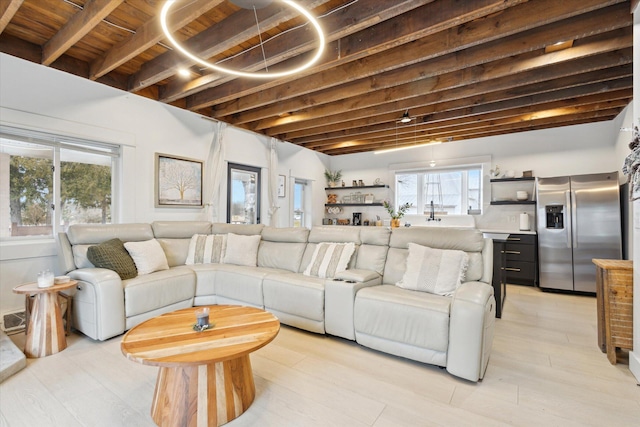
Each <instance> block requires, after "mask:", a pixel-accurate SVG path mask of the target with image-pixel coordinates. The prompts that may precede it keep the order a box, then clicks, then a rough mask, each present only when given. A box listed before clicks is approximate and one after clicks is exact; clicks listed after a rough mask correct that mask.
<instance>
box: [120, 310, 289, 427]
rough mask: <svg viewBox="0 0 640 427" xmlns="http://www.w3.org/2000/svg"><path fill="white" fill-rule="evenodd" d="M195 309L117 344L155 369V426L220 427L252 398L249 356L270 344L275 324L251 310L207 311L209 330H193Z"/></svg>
mask: <svg viewBox="0 0 640 427" xmlns="http://www.w3.org/2000/svg"><path fill="white" fill-rule="evenodd" d="M198 308H200V307H192V308H186V309H184V310H178V311H174V312H172V313H166V314H163V315H161V316H158V317H155V318H153V319H150V320H147V321H146V322H143V323H141V324H139V325H137V326H135V327H133V328H132V329H130V330H129V332H127V333H126V334H125V335H124V337H123V338H122V343H121V349H122V353H123V354H124V355H125V356H126V357H127V358H128V359H130V360H133V361H136V362H139V363H142V364H145V365H153V366H159V367H160V371H159V372H158V379H157V382H156V389H155V393H154V397H153V403H152V405H151V417H152V418H153V420H154V421H155V423H156V424H158V425H159V426H196V425H197V426H209V425H216V426H220V425H222V424H226V423H228V422H229V421H231V420H233V419H235V418H237V417H238V416H240V415H241V414H242V413H244V412H245V411H246V410H247V408H249V406H250V405H251V403H252V402H253V399H254V397H255V384H254V382H253V372H252V370H251V361H250V359H249V353H251V352H253V351H255V350H257V349H259V348H261V347H264V346H265V345H267V344H268V343H269V342H271V341H272V340H273V339H274V338H275V337H276V335H277V334H278V331H279V330H280V322H279V321H278V319H277V318H276V317H275V316H274V315H273V314H271V313H269V312H266V311H264V310H260V309H258V308H253V307H241V306H231V305H218V306H216V305H214V306H209V309H210V313H209V317H210V323H215V325H214V327H213V328H211V329H207V330H205V331H202V332H196V331H194V330H193V324H194V323H196V316H195V311H196V310H197V309H198Z"/></svg>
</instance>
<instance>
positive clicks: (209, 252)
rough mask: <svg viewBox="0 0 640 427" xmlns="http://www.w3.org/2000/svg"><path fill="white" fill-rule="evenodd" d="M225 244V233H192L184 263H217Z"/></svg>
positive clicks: (219, 260) (220, 259) (222, 255)
mask: <svg viewBox="0 0 640 427" xmlns="http://www.w3.org/2000/svg"><path fill="white" fill-rule="evenodd" d="M226 246H227V235H226V234H209V235H206V234H194V235H193V237H191V242H190V243H189V251H188V253H187V260H186V261H185V264H186V265H193V264H211V263H219V262H221V261H222V259H223V258H224V251H225V248H226Z"/></svg>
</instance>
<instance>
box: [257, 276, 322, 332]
mask: <svg viewBox="0 0 640 427" xmlns="http://www.w3.org/2000/svg"><path fill="white" fill-rule="evenodd" d="M324 283H325V279H321V278H318V277H307V276H304V275H302V274H300V273H284V274H280V273H272V274H269V275H267V276H266V277H265V278H264V281H263V285H262V286H263V292H264V306H265V308H266V309H267V310H269V309H273V310H276V311H279V312H283V313H288V314H292V315H295V316H299V317H304V318H307V319H312V320H315V321H323V320H324Z"/></svg>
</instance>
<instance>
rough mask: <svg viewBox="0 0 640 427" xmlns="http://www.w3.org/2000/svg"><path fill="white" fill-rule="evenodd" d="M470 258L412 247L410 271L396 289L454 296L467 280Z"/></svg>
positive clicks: (442, 251)
mask: <svg viewBox="0 0 640 427" xmlns="http://www.w3.org/2000/svg"><path fill="white" fill-rule="evenodd" d="M468 265H469V256H468V255H467V253H466V252H464V251H458V250H448V249H434V248H429V247H427V246H421V245H417V244H415V243H409V256H408V257H407V269H406V271H405V272H404V276H402V280H401V281H399V282H398V283H396V286H399V287H401V288H405V289H411V290H414V291H423V292H430V293H432V294H438V295H444V296H450V295H453V292H454V291H455V290H456V289H458V287H459V286H460V285H461V284H462V281H463V280H464V276H465V274H466V272H467V266H468Z"/></svg>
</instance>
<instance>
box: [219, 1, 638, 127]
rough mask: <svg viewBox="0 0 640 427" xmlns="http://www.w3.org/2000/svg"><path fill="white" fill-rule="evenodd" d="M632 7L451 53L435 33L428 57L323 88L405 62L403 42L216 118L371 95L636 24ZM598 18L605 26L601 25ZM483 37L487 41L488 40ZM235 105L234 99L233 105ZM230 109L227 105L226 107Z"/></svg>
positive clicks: (244, 117) (253, 116)
mask: <svg viewBox="0 0 640 427" xmlns="http://www.w3.org/2000/svg"><path fill="white" fill-rule="evenodd" d="M626 9H627V8H626V5H624V4H619V5H615V6H611V7H609V8H606V9H603V10H598V11H594V12H591V13H587V14H585V15H580V16H577V17H574V18H570V19H567V20H563V21H560V22H555V23H552V24H548V25H545V26H542V27H538V28H534V29H532V30H529V31H525V32H522V33H518V34H515V35H512V36H510V37H506V38H503V39H498V40H495V36H492V39H494V40H493V41H490V42H487V43H483V44H481V45H476V46H471V47H469V46H468V45H466V44H461V45H460V46H459V49H460V50H462V49H465V50H464V55H461V54H460V53H458V52H459V50H457V51H456V52H453V53H447V52H446V51H445V52H442V51H436V52H432V50H437V49H439V48H440V46H442V44H441V43H439V42H437V41H434V40H433V39H437V38H438V36H439V35H435V36H434V37H430V38H429V39H430V41H431V42H432V46H433V47H432V48H431V50H429V49H426V48H425V47H422V48H420V49H418V50H419V51H421V52H423V54H422V55H414V56H412V58H420V59H423V58H424V59H426V60H424V61H422V62H418V63H415V64H412V65H409V66H406V67H402V68H397V69H394V70H391V71H387V72H383V73H376V74H375V75H373V76H370V77H366V78H365V79H359V80H354V81H351V82H348V83H346V84H340V85H338V86H333V87H330V88H329V89H326V90H324V91H321V92H320V90H321V89H322V88H323V86H328V85H329V83H331V82H340V81H344V77H343V76H344V75H350V76H353V75H356V76H357V75H358V73H362V71H360V70H362V69H380V68H381V67H382V66H384V64H385V63H388V62H387V61H391V62H394V63H400V64H401V63H402V57H403V55H404V56H406V53H405V51H404V49H405V46H400V47H398V48H396V49H392V50H389V51H387V52H383V53H380V54H377V55H373V56H370V57H368V58H366V66H365V65H364V64H357V62H355V63H350V64H346V65H344V66H340V67H337V70H335V71H332V72H331V73H326V74H327V75H325V73H323V74H322V75H318V76H311V77H310V78H308V79H304V80H296V81H294V82H291V83H289V84H287V85H286V92H287V94H288V95H287V96H289V95H290V94H292V93H293V94H294V95H295V96H296V97H295V98H289V99H286V100H285V99H282V97H281V96H278V95H280V94H282V93H284V92H285V90H284V87H282V88H281V87H277V88H274V89H271V90H267V91H264V92H263V93H261V94H256V95H253V96H247V97H244V98H242V100H238V101H237V102H233V103H227V104H225V105H224V106H216V107H215V108H214V111H215V114H216V117H218V118H220V119H222V120H225V121H228V122H230V123H233V124H242V123H247V122H250V121H256V120H260V119H264V118H268V117H277V116H278V115H279V114H281V113H282V112H288V111H299V110H302V109H304V108H307V107H309V106H314V107H317V106H318V105H322V104H327V103H330V102H334V101H339V100H343V99H344V94H345V93H348V94H349V95H350V96H356V95H365V94H368V93H371V92H372V91H376V90H381V89H384V88H390V87H393V86H398V85H400V84H403V83H409V82H412V81H415V80H419V79H423V78H425V77H434V76H437V75H441V74H445V73H447V72H451V71H454V70H461V69H464V68H467V67H470V66H476V65H480V64H482V63H488V62H491V61H495V60H497V59H501V58H511V57H514V56H516V55H518V54H521V53H523V52H529V51H533V50H536V49H542V48H544V47H545V46H547V45H549V44H553V43H555V42H556V41H558V40H562V39H565V40H566V39H571V40H576V39H581V38H584V37H586V36H590V35H594V34H598V32H599V31H608V30H611V29H614V28H620V27H625V26H629V25H630V24H631V17H630V15H629V14H628V12H627V10H626ZM598 23H599V24H601V25H597V24H598ZM495 32H496V33H499V32H500V29H496V30H495ZM444 38H445V39H449V38H450V37H449V35H448V34H446V35H445V37H444ZM454 40H455V39H454ZM479 41H483V42H484V41H485V40H479ZM425 57H426V58H425ZM431 58H433V59H431ZM356 65H357V66H356ZM309 87H312V88H314V92H313V93H309ZM275 96H278V98H277V99H279V100H280V101H279V102H278V103H277V104H273V103H271V104H269V105H268V106H267V107H263V108H254V109H252V110H249V111H246V112H243V113H239V114H236V115H234V116H230V117H224V116H223V115H222V113H232V112H233V111H234V110H235V109H238V108H242V109H243V110H246V109H249V108H251V107H252V105H250V103H251V102H252V101H254V102H255V100H256V98H260V99H265V97H266V98H268V99H274V97H275ZM265 103H266V100H265V101H262V102H261V104H265ZM230 104H233V106H231V105H230ZM235 106H237V108H234V107H235ZM225 108H227V109H226V110H225ZM225 115H226V114H225Z"/></svg>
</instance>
